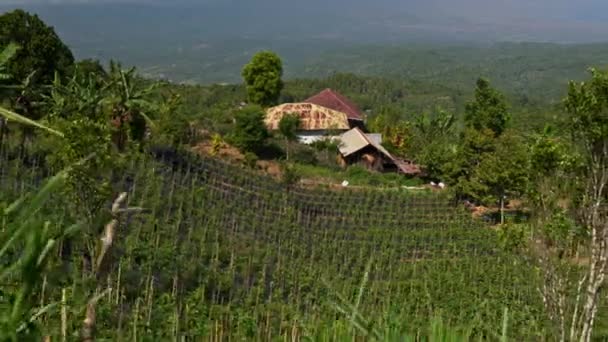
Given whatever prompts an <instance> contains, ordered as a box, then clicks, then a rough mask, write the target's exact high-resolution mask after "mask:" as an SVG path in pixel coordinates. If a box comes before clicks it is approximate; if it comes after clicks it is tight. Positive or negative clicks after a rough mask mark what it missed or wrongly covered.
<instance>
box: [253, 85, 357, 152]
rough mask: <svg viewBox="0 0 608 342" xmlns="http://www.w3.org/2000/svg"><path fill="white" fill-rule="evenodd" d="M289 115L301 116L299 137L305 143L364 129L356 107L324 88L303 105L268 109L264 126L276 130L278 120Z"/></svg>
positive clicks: (291, 104) (343, 97) (288, 105)
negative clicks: (355, 129) (354, 129)
mask: <svg viewBox="0 0 608 342" xmlns="http://www.w3.org/2000/svg"><path fill="white" fill-rule="evenodd" d="M288 114H297V115H298V116H299V117H300V122H301V126H300V130H299V132H298V137H299V139H300V141H301V142H302V143H305V144H310V143H312V142H314V141H317V140H319V139H323V138H327V137H330V136H333V137H335V136H336V135H339V134H341V133H344V132H346V131H348V130H350V129H352V128H355V127H358V128H361V129H364V127H365V126H364V121H363V119H364V115H363V113H362V112H361V110H360V109H359V108H358V107H357V105H356V104H354V103H353V102H352V101H351V100H349V99H348V98H347V97H345V96H344V95H342V94H340V93H338V92H337V91H334V90H332V89H325V90H323V91H321V92H320V93H318V94H316V95H314V96H312V97H310V98H308V99H306V100H304V101H302V102H298V103H283V104H281V105H278V106H275V107H271V108H268V109H267V110H266V120H265V121H266V125H267V127H268V128H269V129H270V130H275V129H277V128H278V123H279V122H280V120H281V119H282V118H283V116H284V115H288Z"/></svg>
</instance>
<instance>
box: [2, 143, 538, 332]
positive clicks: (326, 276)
mask: <svg viewBox="0 0 608 342" xmlns="http://www.w3.org/2000/svg"><path fill="white" fill-rule="evenodd" d="M128 163H129V165H128V166H127V168H126V172H120V173H118V172H117V174H116V175H115V176H116V177H115V178H116V181H115V184H114V188H115V190H116V191H117V192H118V191H127V192H128V201H129V206H134V207H143V208H146V209H147V212H145V213H140V214H134V215H128V216H127V217H125V218H124V219H123V220H122V222H121V225H120V229H119V231H118V232H117V234H116V236H115V237H114V245H113V247H112V249H111V250H110V253H111V254H110V257H109V258H106V261H107V262H105V263H104V265H103V267H102V272H101V274H99V275H98V281H102V282H106V283H107V285H108V287H111V288H112V290H111V291H110V292H109V293H108V294H107V295H105V296H104V297H103V298H102V299H101V300H100V301H99V303H98V312H97V325H98V327H97V329H98V335H97V336H98V338H99V340H103V339H106V340H127V339H131V340H149V341H157V340H164V339H173V338H177V337H180V336H181V337H184V338H186V340H200V339H202V338H204V339H211V340H243V339H248V340H250V339H256V340H275V339H276V340H300V339H302V338H304V337H310V338H313V339H314V340H335V339H336V338H339V337H340V336H348V335H349V334H352V331H353V330H351V329H355V326H359V327H360V328H361V329H359V330H357V331H358V332H357V334H359V335H363V334H364V333H363V332H362V331H368V332H370V331H371V332H373V331H377V333H378V334H384V332H386V331H392V332H396V333H404V332H409V333H412V332H414V333H415V332H416V331H419V330H422V329H427V328H428V326H429V321H431V320H432V319H433V318H435V317H441V318H442V320H443V321H444V322H447V323H448V324H449V325H450V326H452V327H466V328H470V329H473V332H474V334H475V335H476V336H479V337H485V338H488V339H497V338H498V337H499V336H500V331H501V329H502V325H503V318H504V317H505V315H504V313H505V309H507V310H508V311H507V312H508V316H507V317H508V335H509V337H510V338H513V339H516V340H534V339H539V338H540V337H541V336H546V335H547V334H550V332H548V331H547V330H546V328H545V324H544V316H543V310H542V302H541V298H540V296H539V294H538V292H537V290H536V287H535V284H536V281H535V277H536V275H535V272H534V270H533V268H532V267H531V266H530V265H529V263H528V262H527V261H526V260H525V259H524V258H523V257H520V256H517V255H513V254H510V253H508V252H505V251H503V250H501V248H500V247H499V245H500V244H499V239H498V236H497V233H496V232H495V231H494V230H492V229H491V228H489V227H486V226H484V225H483V224H482V223H480V222H476V221H474V220H473V219H471V217H470V215H469V214H468V213H467V212H466V211H465V210H464V209H463V208H460V207H458V206H456V205H454V204H453V203H451V202H450V201H449V200H448V198H447V197H445V196H443V195H438V194H431V193H423V194H420V193H418V194H415V193H408V192H406V191H402V190H399V191H397V190H393V191H388V190H384V191H375V190H365V191H363V190H347V189H345V190H341V191H335V190H333V191H332V190H324V189H318V190H303V189H298V188H287V187H285V186H283V185H281V184H278V183H276V182H275V181H273V180H272V179H270V178H267V177H265V176H261V175H257V174H254V173H252V172H250V171H247V170H244V169H240V168H238V167H236V166H230V165H227V164H224V163H223V162H220V161H218V160H213V159H201V158H199V157H194V156H189V155H187V154H184V153H176V152H175V151H172V150H165V149H155V150H154V152H153V153H149V154H146V156H145V157H141V158H139V159H133V160H130V161H129V162H128ZM42 164H43V163H42V161H40V160H36V159H35V158H33V159H31V160H28V161H27V162H23V161H21V160H20V159H16V158H14V156H12V157H9V156H8V154H7V153H2V154H0V204H1V203H2V202H4V203H10V202H11V201H12V200H14V199H15V198H17V197H18V196H20V195H22V194H24V193H26V192H28V191H31V190H33V189H36V188H37V187H38V185H39V184H40V182H41V180H42V179H43V176H44V174H45V173H48V171H47V172H45V171H43V169H44V168H43V167H42ZM56 197H57V198H56V200H55V201H53V203H52V205H49V206H48V207H47V208H45V212H44V213H43V214H44V215H46V217H48V219H49V221H51V222H55V223H57V224H63V225H67V224H69V223H71V222H73V221H74V220H75V219H76V218H74V217H71V211H70V208H71V205H74V203H66V201H65V199H64V198H63V197H62V196H61V195H57V196H56ZM102 227H103V225H100V227H99V228H91V229H90V231H85V232H83V234H81V235H82V236H79V237H74V238H73V239H72V241H71V242H70V243H69V246H63V248H62V256H61V257H59V256H58V258H57V260H55V262H54V267H55V268H56V269H57V270H62V272H59V275H58V276H56V277H53V278H52V279H47V283H46V284H45V289H44V290H43V293H42V294H41V302H50V301H53V300H57V301H59V300H60V299H61V290H62V289H65V290H66V297H67V299H66V301H67V302H68V303H69V304H71V305H70V307H73V308H76V309H73V310H70V312H68V317H69V319H68V322H69V323H70V324H71V326H70V329H69V331H78V327H79V325H80V324H81V321H82V317H84V316H83V310H82V309H79V308H82V307H83V305H84V303H78V302H75V301H77V299H76V298H86V297H87V296H86V294H87V293H89V292H91V291H92V290H93V287H92V284H90V283H89V282H87V281H83V280H82V279H83V276H82V273H83V270H86V269H87V267H89V266H88V265H89V263H90V262H89V261H88V260H87V255H90V254H89V251H90V249H91V248H94V247H92V246H94V243H93V242H91V241H95V239H97V238H98V236H99V235H100V233H101V230H102V229H103V228H102ZM60 259H63V260H60ZM66 260H67V261H66ZM83 294H85V296H83ZM355 308H356V310H355ZM351 320H352V321H353V322H354V323H353V322H350V321H351ZM59 321H60V314H59V312H50V313H49V314H47V315H46V316H45V317H44V322H45V325H46V326H48V327H57V328H51V330H52V331H51V332H52V333H53V334H55V335H59V334H60V331H59V326H60V323H59ZM53 329H55V330H53Z"/></svg>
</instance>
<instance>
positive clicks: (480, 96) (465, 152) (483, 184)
mask: <svg viewBox="0 0 608 342" xmlns="http://www.w3.org/2000/svg"><path fill="white" fill-rule="evenodd" d="M508 121H509V113H508V110H507V104H506V101H505V98H504V96H503V95H502V94H501V93H499V92H498V91H497V90H496V89H494V88H492V87H491V86H490V83H489V82H488V81H487V80H485V79H483V78H480V79H478V80H477V84H476V88H475V95H474V98H473V100H472V101H470V102H468V103H467V104H466V106H465V116H464V123H465V128H464V131H463V133H462V135H461V140H460V146H459V147H458V149H457V153H456V155H455V157H454V158H453V160H452V161H451V162H450V163H449V165H447V167H446V169H447V170H448V172H447V175H448V178H449V180H450V183H451V184H452V185H454V191H455V193H456V196H457V197H458V198H461V199H468V200H474V201H476V202H480V203H483V204H488V205H492V204H495V202H494V201H495V200H496V199H500V198H502V196H504V195H506V192H516V190H517V189H514V188H513V186H516V184H520V183H521V182H520V178H521V177H520V175H518V174H517V171H518V170H517V169H504V170H502V169H500V167H505V168H506V167H510V166H513V163H516V161H518V160H519V161H521V160H520V159H519V158H520V157H522V153H523V152H522V151H519V150H518V146H516V145H509V144H508V143H506V142H505V141H502V140H500V137H501V135H502V134H503V133H504V132H505V130H506V129H507V123H508ZM510 139H511V137H509V138H508V139H506V140H507V141H509V140H510ZM501 144H502V145H501ZM509 149H513V151H511V152H509V151H508V150H509ZM512 157H513V158H514V157H517V158H516V160H511V159H512ZM519 168H521V166H519ZM503 173H504V174H503ZM505 174H506V175H511V176H513V177H517V178H518V181H516V182H507V183H505V184H503V185H498V184H497V182H498V181H499V180H500V181H501V182H502V181H503V180H505V179H504V176H505ZM522 177H523V176H522ZM524 178H525V177H524ZM498 192H505V193H503V194H498Z"/></svg>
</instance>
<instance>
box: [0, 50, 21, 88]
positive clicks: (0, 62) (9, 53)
mask: <svg viewBox="0 0 608 342" xmlns="http://www.w3.org/2000/svg"><path fill="white" fill-rule="evenodd" d="M17 51H19V45H17V44H15V43H10V44H8V45H7V46H5V47H4V49H3V50H2V52H1V53H0V81H6V80H8V79H10V78H11V75H10V74H9V73H8V70H7V69H8V63H9V62H10V60H11V59H13V58H14V57H15V55H17Z"/></svg>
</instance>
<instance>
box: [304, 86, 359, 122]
mask: <svg viewBox="0 0 608 342" xmlns="http://www.w3.org/2000/svg"><path fill="white" fill-rule="evenodd" d="M304 102H307V103H314V104H316V105H319V106H323V107H325V108H329V109H333V110H337V111H339V112H342V113H346V115H347V116H348V118H349V119H350V120H363V114H362V113H361V110H360V109H359V108H358V107H357V105H355V104H354V103H353V102H352V101H351V100H349V99H348V98H347V97H346V96H344V95H342V94H340V93H338V92H337V91H335V90H331V89H329V88H328V89H325V90H323V91H322V92H320V93H318V94H317V95H315V96H313V97H310V98H308V99H306V100H304Z"/></svg>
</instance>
